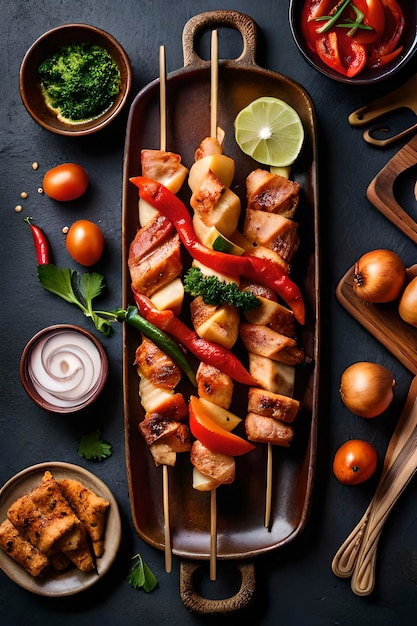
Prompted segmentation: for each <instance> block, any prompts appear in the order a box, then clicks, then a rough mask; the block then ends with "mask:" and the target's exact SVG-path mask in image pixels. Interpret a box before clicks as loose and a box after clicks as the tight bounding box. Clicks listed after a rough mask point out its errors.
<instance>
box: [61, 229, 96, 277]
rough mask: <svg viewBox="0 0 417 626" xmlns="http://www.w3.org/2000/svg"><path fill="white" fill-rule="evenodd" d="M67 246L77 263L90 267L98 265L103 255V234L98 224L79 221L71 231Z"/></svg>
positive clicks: (68, 235) (68, 234)
mask: <svg viewBox="0 0 417 626" xmlns="http://www.w3.org/2000/svg"><path fill="white" fill-rule="evenodd" d="M65 245H66V247H67V250H68V252H69V254H70V255H71V256H72V258H73V259H74V260H75V261H77V263H79V264H80V265H85V266H87V267H89V266H90V265H94V264H95V263H97V261H98V260H99V259H100V257H101V255H102V253H103V248H104V237H103V233H102V231H101V229H100V227H99V226H97V224H94V223H93V222H90V221H89V220H78V221H77V222H74V224H73V225H72V226H71V228H70V229H69V231H68V233H67V238H66V242H65Z"/></svg>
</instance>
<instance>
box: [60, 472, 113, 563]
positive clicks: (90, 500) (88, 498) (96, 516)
mask: <svg viewBox="0 0 417 626" xmlns="http://www.w3.org/2000/svg"><path fill="white" fill-rule="evenodd" d="M58 483H59V486H60V488H61V491H62V493H63V494H64V496H65V498H66V500H68V502H69V504H70V506H71V508H72V509H73V511H75V514H76V515H77V517H78V518H79V519H80V520H81V522H82V523H83V524H84V526H85V528H86V529H87V532H88V534H89V536H90V538H91V541H92V545H93V551H94V555H95V556H96V557H101V556H103V554H104V533H105V529H106V521H107V515H108V510H109V507H110V502H109V501H108V500H106V499H105V498H102V497H101V496H98V495H97V494H96V493H94V492H93V491H91V489H88V487H84V485H82V484H81V483H80V482H78V481H77V480H72V479H70V478H64V479H62V480H59V481H58Z"/></svg>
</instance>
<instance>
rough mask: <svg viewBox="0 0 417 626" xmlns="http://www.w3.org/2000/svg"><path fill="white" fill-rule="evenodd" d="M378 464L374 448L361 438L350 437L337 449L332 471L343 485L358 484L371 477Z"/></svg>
mask: <svg viewBox="0 0 417 626" xmlns="http://www.w3.org/2000/svg"><path fill="white" fill-rule="evenodd" d="M377 465H378V454H377V451H376V450H375V448H374V447H373V446H372V445H371V444H370V443H368V442H367V441H363V440H362V439H350V440H349V441H346V442H345V443H344V444H343V445H342V446H340V448H339V449H338V450H337V452H336V454H335V456H334V459H333V473H334V475H335V476H336V478H337V479H338V480H339V481H340V482H341V483H343V484H344V485H358V484H359V483H363V482H365V480H368V479H369V478H371V476H372V475H373V474H374V473H375V470H376V467H377Z"/></svg>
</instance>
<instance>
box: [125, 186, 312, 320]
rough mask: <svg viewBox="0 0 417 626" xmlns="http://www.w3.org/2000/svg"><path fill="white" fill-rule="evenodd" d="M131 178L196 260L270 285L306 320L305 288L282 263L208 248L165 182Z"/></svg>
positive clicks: (143, 196)
mask: <svg viewBox="0 0 417 626" xmlns="http://www.w3.org/2000/svg"><path fill="white" fill-rule="evenodd" d="M130 181H131V182H132V183H133V184H134V185H136V186H137V187H138V188H139V194H140V197H141V198H143V199H144V200H145V201H146V202H148V203H149V204H150V205H151V206H153V207H154V208H155V209H157V211H159V212H160V213H161V214H162V215H164V216H165V217H167V218H168V219H169V220H170V222H172V224H173V225H174V226H175V228H176V230H177V232H178V234H179V236H180V238H181V241H182V242H183V244H184V246H185V247H186V248H187V250H188V252H189V253H190V254H191V256H192V257H193V258H194V259H195V260H196V261H199V262H200V263H203V265H206V266H207V267H210V268H211V269H213V270H215V271H219V272H223V273H225V274H230V275H231V276H236V275H239V276H244V277H245V278H248V279H249V280H252V281H256V282H258V283H261V284H262V285H264V286H266V287H269V288H270V289H272V290H273V291H275V292H276V293H277V294H278V295H279V296H280V297H281V298H282V299H283V300H284V301H285V302H286V303H287V304H288V306H289V307H290V308H291V309H292V311H293V313H294V317H295V319H296V320H297V321H298V322H299V323H300V324H304V321H305V308H304V302H303V296H302V294H301V291H300V290H299V288H298V287H297V285H296V284H295V283H294V282H293V281H292V280H291V279H290V278H289V277H288V275H287V274H286V273H285V271H284V270H283V269H282V268H281V267H279V266H278V265H276V264H275V263H272V262H271V261H270V260H269V259H262V258H259V257H254V256H237V255H234V254H226V253H224V252H217V251H216V250H211V249H210V248H207V247H206V246H204V245H203V244H202V243H201V242H200V241H199V240H198V239H197V236H196V234H195V231H194V227H193V222H192V218H191V215H190V213H189V211H188V209H187V207H186V206H185V204H184V203H183V202H181V200H180V199H179V198H178V197H177V196H176V195H175V194H173V193H172V192H171V191H169V189H167V188H166V187H164V186H163V185H161V183H158V182H157V181H154V180H151V179H150V178H146V177H144V176H137V177H135V178H131V179H130Z"/></svg>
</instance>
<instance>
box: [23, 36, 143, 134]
mask: <svg viewBox="0 0 417 626" xmlns="http://www.w3.org/2000/svg"><path fill="white" fill-rule="evenodd" d="M74 43H92V44H94V45H98V46H101V47H102V48H104V49H105V50H107V51H108V52H109V54H110V56H111V57H112V59H113V60H114V61H115V62H116V64H117V65H118V67H119V70H120V91H119V93H118V95H117V96H116V98H115V100H114V102H113V104H112V105H111V107H109V108H108V109H107V110H106V111H105V112H104V113H102V114H101V115H98V116H97V117H95V118H94V119H91V120H87V121H83V122H78V123H74V124H72V123H67V122H65V121H63V120H60V119H59V118H58V117H57V114H56V113H55V112H54V111H53V110H52V109H51V108H50V107H48V106H47V104H46V102H45V98H44V96H43V94H42V90H41V82H40V78H39V73H38V67H39V65H40V63H42V61H44V60H45V59H46V58H47V57H48V56H50V55H51V54H53V53H54V52H56V51H57V50H58V49H59V48H61V47H62V46H66V45H70V44H74ZM19 84H20V95H21V98H22V101H23V104H24V105H25V107H26V109H27V111H28V113H29V114H30V115H31V117H32V118H33V119H34V120H35V122H37V123H38V124H40V126H42V127H43V128H45V129H46V130H49V131H50V132H52V133H57V134H59V135H69V136H71V137H79V136H84V135H89V134H91V133H95V132H97V131H99V130H101V129H102V128H104V127H106V126H107V125H108V124H110V122H112V121H113V120H114V119H115V118H116V117H117V116H118V115H119V113H120V112H121V110H122V109H123V107H124V105H125V104H126V101H127V98H128V95H129V92H130V89H131V86H132V67H131V63H130V59H129V57H128V55H127V54H126V52H125V50H124V49H123V48H122V46H121V45H120V43H119V42H118V41H116V39H115V38H114V37H113V36H112V35H110V34H109V33H107V32H106V31H104V30H101V29H100V28H97V27H95V26H90V25H88V24H64V25H62V26H57V27H56V28H53V29H52V30H49V31H48V32H46V33H44V34H43V35H41V37H39V39H37V40H36V41H35V42H34V43H33V44H32V46H31V47H30V48H29V50H28V51H27V53H26V54H25V56H24V58H23V61H22V64H21V67H20V81H19Z"/></svg>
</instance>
